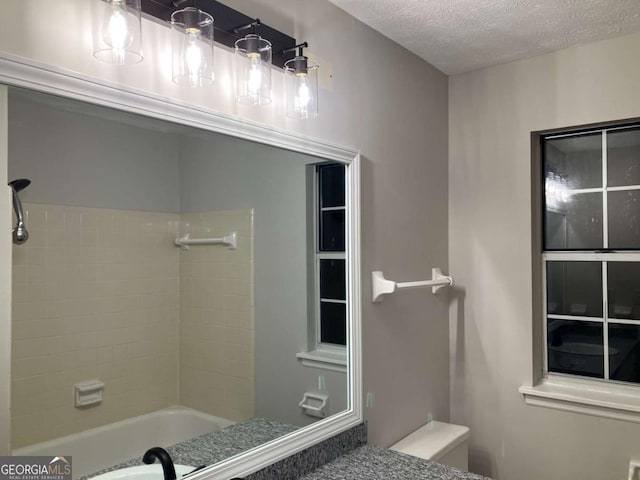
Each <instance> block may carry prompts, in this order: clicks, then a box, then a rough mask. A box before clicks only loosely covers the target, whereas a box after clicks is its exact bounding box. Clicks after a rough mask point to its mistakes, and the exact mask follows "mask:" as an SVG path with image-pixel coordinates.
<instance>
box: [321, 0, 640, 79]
mask: <svg viewBox="0 0 640 480" xmlns="http://www.w3.org/2000/svg"><path fill="white" fill-rule="evenodd" d="M330 1H331V2H332V3H334V4H335V5H337V6H338V7H340V8H342V9H343V10H345V11H346V12H348V13H350V14H351V15H353V16H354V17H356V18H357V19H359V20H361V21H362V22H364V23H365V24H367V25H369V26H371V27H372V28H374V29H376V30H378V31H379V32H381V33H382V34H383V35H385V36H387V37H389V38H390V39H392V40H394V41H396V42H397V43H399V44H400V45H402V46H404V47H405V48H407V49H408V50H410V51H412V52H413V53H415V54H416V55H418V56H420V57H422V58H424V59H425V60H426V61H427V62H429V63H430V64H432V65H433V66H435V67H436V68H438V69H439V70H441V71H442V72H444V73H447V74H450V75H453V74H456V73H463V72H468V71H471V70H475V69H478V68H482V67H487V66H490V65H496V64H498V63H504V62H508V61H511V60H516V59H519V58H524V57H530V56H533V55H538V54H541V53H546V52H551V51H554V50H559V49H561V48H565V47H568V46H571V45H575V44H578V43H587V42H591V41H595V40H602V39H605V38H611V37H617V36H620V35H626V34H630V33H635V32H639V31H640V1H639V0H330Z"/></svg>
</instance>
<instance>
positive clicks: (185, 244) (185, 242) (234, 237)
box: [175, 232, 238, 250]
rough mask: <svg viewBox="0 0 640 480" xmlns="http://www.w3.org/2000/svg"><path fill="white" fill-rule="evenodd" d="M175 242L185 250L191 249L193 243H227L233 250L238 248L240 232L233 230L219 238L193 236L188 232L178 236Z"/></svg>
mask: <svg viewBox="0 0 640 480" xmlns="http://www.w3.org/2000/svg"><path fill="white" fill-rule="evenodd" d="M175 244H176V246H178V247H180V248H182V249H183V250H189V247H191V246H192V245H227V246H228V247H229V248H230V249H231V250H236V249H237V248H238V232H232V233H230V234H229V235H225V236H224V237H218V238H191V237H190V236H189V234H188V233H187V234H186V235H185V236H183V237H181V238H176V241H175Z"/></svg>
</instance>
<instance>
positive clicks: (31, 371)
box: [12, 204, 253, 448]
mask: <svg viewBox="0 0 640 480" xmlns="http://www.w3.org/2000/svg"><path fill="white" fill-rule="evenodd" d="M25 209H26V211H27V225H28V228H29V231H30V238H29V241H28V242H27V243H26V244H25V245H22V246H20V247H14V249H13V255H14V258H13V264H14V266H13V334H12V336H13V349H12V357H13V365H12V447H13V448H19V447H21V446H24V445H30V444H32V443H36V442H40V441H44V440H47V439H51V438H55V437H59V436H62V435H67V434H71V433H75V432H78V431H82V430H85V429H87V428H92V427H96V426H99V425H104V424H108V423H111V422H114V421H117V420H122V419H125V418H128V417H131V416H135V415H139V414H143V413H146V412H150V411H153V410H157V409H159V408H163V407H167V406H171V405H176V404H179V403H181V402H180V397H181V392H180V390H179V385H180V383H181V382H180V380H179V375H180V372H179V364H180V363H181V362H180V358H179V348H180V347H181V345H180V341H179V338H180V336H181V335H182V336H184V337H185V339H186V338H192V337H193V335H192V334H191V332H190V330H189V328H188V327H187V326H186V325H183V326H182V327H180V321H179V320H180V318H179V317H180V314H181V310H182V311H185V312H186V311H188V310H189V309H185V308H182V309H181V308H180V295H183V296H184V298H185V299H187V302H188V303H189V302H191V300H190V299H192V298H195V297H197V294H194V293H192V292H191V288H192V287H193V288H194V289H196V290H197V289H198V288H200V287H199V286H198V284H197V283H195V282H193V283H191V287H185V286H184V285H183V287H182V288H180V285H179V284H180V269H181V265H180V263H181V261H183V260H185V259H186V258H187V257H186V256H185V255H184V254H186V253H196V254H198V255H200V254H203V252H207V251H210V252H214V251H218V249H219V248H220V247H215V248H213V249H212V248H211V247H199V248H198V250H196V249H195V248H194V249H193V250H191V251H189V252H180V251H179V249H178V248H176V247H175V246H174V245H173V241H174V239H175V237H176V235H177V234H178V229H179V219H180V216H179V215H178V214H171V213H151V212H140V211H124V210H107V209H98V208H82V207H68V206H55V205H39V204H25ZM225 233H226V232H225ZM242 236H243V235H241V237H242ZM244 238H245V240H241V241H242V242H246V233H245V234H244ZM249 238H250V234H249ZM239 250H240V249H239ZM205 255H206V254H205ZM211 255H212V256H215V255H216V253H211ZM250 257H251V255H250V254H249V258H250ZM240 263H242V264H243V265H244V264H245V263H246V262H240ZM211 265H212V266H213V262H212V264H211ZM221 265H224V267H223V268H226V269H231V265H234V262H231V261H230V262H226V261H225V262H222V263H221ZM198 268H200V267H198ZM247 268H250V267H247ZM183 269H184V270H185V272H190V271H193V270H194V268H193V266H190V265H189V264H188V263H185V265H184V267H183ZM196 269H197V268H196ZM198 271H200V270H198ZM230 275H231V277H233V278H236V279H237V277H238V275H237V274H236V273H230ZM249 275H250V273H249ZM245 276H246V275H245ZM186 278H188V276H187V277H185V279H186ZM216 278H218V277H216ZM185 281H187V283H188V280H185ZM225 284H228V285H235V287H234V288H236V290H234V291H235V292H240V291H246V288H244V290H243V288H241V287H240V286H239V284H238V283H234V281H231V282H225ZM225 288H226V287H225ZM225 291H226V290H225ZM227 295H230V296H234V294H233V292H232V291H230V290H229V291H227ZM250 298H251V297H249V299H250ZM237 300H238V299H236V298H234V299H227V303H226V305H227V307H226V308H225V309H223V312H224V311H226V312H228V313H230V312H232V311H238V312H241V311H244V309H246V306H245V305H244V304H242V302H239V303H236V304H233V305H232V304H231V303H228V302H229V301H231V302H234V301H237ZM236 307H237V308H236ZM249 317H250V318H252V317H251V315H249ZM199 318H200V319H201V320H202V321H204V320H205V317H204V316H202V315H201V316H200V317H199ZM226 318H228V316H227V317H226ZM246 318H247V315H246V314H244V316H242V315H241V316H240V317H239V319H238V320H237V322H238V323H237V324H238V325H239V324H246V323H247V320H246ZM188 323H189V322H188V321H187V324H188ZM225 333H228V334H229V335H236V334H238V333H239V332H238V331H237V329H229V330H223V331H222V332H217V334H216V338H217V343H216V347H215V348H214V347H213V345H212V344H210V345H208V348H207V346H206V345H202V351H206V352H211V351H213V350H216V351H218V350H219V348H218V347H220V349H221V351H225V352H226V351H229V350H233V353H231V356H230V357H223V355H222V353H216V354H215V355H211V354H208V356H206V357H201V358H199V359H197V360H195V362H196V363H197V364H198V365H200V368H201V369H204V370H208V368H206V367H203V363H202V362H210V361H220V362H226V365H228V366H229V367H230V368H232V370H228V372H233V371H234V370H233V368H236V370H235V373H238V372H239V370H238V368H240V367H239V365H240V364H243V363H245V360H244V359H240V358H239V357H238V356H234V355H236V354H238V352H240V351H243V352H245V353H246V351H247V350H249V349H251V352H250V355H249V356H250V358H251V361H250V363H251V369H252V368H253V363H252V359H253V353H252V347H253V337H252V336H248V334H246V335H245V336H244V337H242V336H239V337H238V338H236V337H231V338H230V341H232V342H234V343H233V344H234V345H235V344H238V343H237V342H240V344H242V345H244V347H246V350H242V349H232V348H228V347H226V346H223V345H218V343H220V344H222V343H223V342H222V340H221V338H222V336H221V334H225ZM249 338H250V341H249ZM240 344H238V345H240ZM187 346H188V345H185V346H184V347H183V348H187ZM183 354H184V355H186V357H185V358H184V359H183V362H182V363H184V361H186V359H188V358H191V359H192V360H193V359H194V358H195V357H194V356H193V355H191V356H190V355H189V354H187V352H186V351H184V352H183ZM238 355H239V354H238ZM225 359H226V360H225ZM234 359H235V360H234ZM209 370H215V371H218V370H220V371H222V372H227V370H224V369H223V368H222V367H215V368H212V369H209ZM182 372H183V375H185V378H187V377H188V372H187V371H186V369H185V367H184V366H183V367H182ZM204 373H205V374H208V373H210V372H209V371H205V372H204ZM222 375H223V376H224V375H226V374H225V373H222ZM252 375H253V373H252V370H251V376H252ZM229 376H230V377H231V378H233V379H234V380H233V381H232V382H230V383H229V386H228V387H225V390H224V391H225V395H231V394H236V393H240V394H242V395H243V396H242V398H243V399H244V400H242V401H241V402H240V404H241V405H245V409H244V410H242V411H243V412H245V411H249V410H250V409H249V407H248V405H249V401H248V400H247V399H248V398H250V399H251V401H252V400H253V396H252V385H253V383H252V381H251V382H250V383H251V389H249V388H247V383H249V382H248V381H243V380H238V377H234V376H233V375H229ZM95 378H97V379H100V380H102V381H103V382H104V383H105V390H104V399H103V401H102V403H101V404H100V405H98V406H95V407H90V408H83V409H78V408H75V407H74V405H73V384H74V383H77V382H81V381H84V380H91V379H95ZM189 378H193V376H191V377H189ZM251 378H252V377H251ZM200 381H201V385H207V386H208V387H210V385H211V383H215V385H217V386H220V385H221V382H219V381H217V377H216V379H215V380H210V379H208V378H202V377H201V378H200ZM234 382H235V383H234ZM183 383H185V382H183ZM188 383H189V382H188V381H187V382H186V384H188ZM184 398H185V399H186V400H188V401H189V403H190V404H192V405H193V406H195V404H194V398H197V396H196V395H195V393H194V391H193V389H192V390H186V391H185V394H184ZM225 399H226V401H227V402H230V397H228V396H227V397H225ZM216 401H217V400H216ZM196 403H197V402H196ZM201 403H202V402H201ZM212 403H214V402H212ZM221 404H222V405H224V402H221ZM251 408H252V406H251ZM207 411H209V412H210V413H213V414H216V415H219V416H224V415H223V413H224V411H223V409H219V410H216V409H215V408H209V409H207Z"/></svg>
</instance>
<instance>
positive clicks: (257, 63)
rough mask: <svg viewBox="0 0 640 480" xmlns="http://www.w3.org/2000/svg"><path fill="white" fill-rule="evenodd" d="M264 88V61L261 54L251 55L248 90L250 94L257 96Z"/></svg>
mask: <svg viewBox="0 0 640 480" xmlns="http://www.w3.org/2000/svg"><path fill="white" fill-rule="evenodd" d="M261 88H262V61H261V59H260V54H257V55H255V54H252V55H249V75H248V76H247V91H248V93H249V95H252V96H257V95H259V94H260V89H261Z"/></svg>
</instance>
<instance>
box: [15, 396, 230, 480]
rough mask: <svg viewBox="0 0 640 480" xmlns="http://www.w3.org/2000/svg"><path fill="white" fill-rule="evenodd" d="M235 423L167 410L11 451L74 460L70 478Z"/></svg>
mask: <svg viewBox="0 0 640 480" xmlns="http://www.w3.org/2000/svg"><path fill="white" fill-rule="evenodd" d="M233 423H235V422H232V421H230V420H226V419H224V418H220V417H215V416H213V415H208V414H206V413H202V412H199V411H197V410H193V409H191V408H187V407H170V408H164V409H162V410H157V411H155V412H151V413H147V414H145V415H140V416H138V417H132V418H128V419H126V420H121V421H119V422H115V423H112V424H110V425H104V426H102V427H96V428H92V429H89V430H85V431H84V432H80V433H74V434H72V435H67V436H65V437H60V438H55V439H53V440H48V441H46V442H42V443H36V444H34V445H29V446H27V447H22V448H18V449H15V450H13V451H12V453H13V455H46V456H61V455H69V456H71V457H73V464H72V465H73V478H74V479H75V478H80V477H83V476H85V475H89V474H91V473H94V472H98V471H100V470H103V469H105V468H108V467H110V466H112V465H117V464H118V463H122V462H125V461H127V460H130V459H132V458H135V457H141V456H142V454H143V453H144V452H145V451H146V450H147V449H149V448H151V447H167V446H169V445H173V444H174V443H178V442H183V441H185V440H188V439H190V438H194V437H197V436H199V435H203V434H205V433H209V432H215V431H217V430H220V429H222V428H224V427H228V426H229V425H232V424H233Z"/></svg>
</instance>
